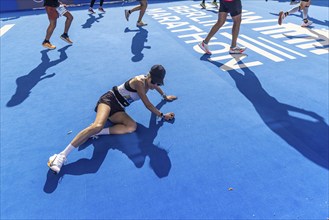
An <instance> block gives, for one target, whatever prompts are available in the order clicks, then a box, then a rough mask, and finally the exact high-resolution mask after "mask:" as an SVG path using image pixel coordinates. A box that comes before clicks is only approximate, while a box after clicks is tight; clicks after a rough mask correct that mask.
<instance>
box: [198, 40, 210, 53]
mask: <svg viewBox="0 0 329 220" xmlns="http://www.w3.org/2000/svg"><path fill="white" fill-rule="evenodd" d="M198 45H199V47H200V48H201V50H203V51H204V52H205V53H206V54H209V55H211V52H210V50H209V48H208V44H206V43H205V42H204V41H201V42H200V43H199V44H198Z"/></svg>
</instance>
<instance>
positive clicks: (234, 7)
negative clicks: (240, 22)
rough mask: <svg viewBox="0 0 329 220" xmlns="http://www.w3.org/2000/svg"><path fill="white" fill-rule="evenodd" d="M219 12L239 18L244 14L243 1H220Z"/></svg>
mask: <svg viewBox="0 0 329 220" xmlns="http://www.w3.org/2000/svg"><path fill="white" fill-rule="evenodd" d="M218 11H219V12H226V13H230V15H231V16H232V17H234V16H237V15H239V14H241V13H242V4H241V0H233V1H227V0H220V5H219V10H218Z"/></svg>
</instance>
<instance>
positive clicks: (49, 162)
mask: <svg viewBox="0 0 329 220" xmlns="http://www.w3.org/2000/svg"><path fill="white" fill-rule="evenodd" d="M55 159H56V157H54V159H53V160H52V161H50V160H48V163H47V165H48V167H49V169H51V171H52V172H53V173H54V174H58V173H57V171H55V170H53V169H52V163H53V162H54V160H55Z"/></svg>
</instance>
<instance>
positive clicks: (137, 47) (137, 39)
mask: <svg viewBox="0 0 329 220" xmlns="http://www.w3.org/2000/svg"><path fill="white" fill-rule="evenodd" d="M127 32H136V34H135V36H134V37H133V38H132V42H131V53H132V54H133V55H134V56H133V57H132V58H131V61H133V62H139V61H141V60H142V59H143V58H144V54H143V53H142V51H143V50H144V49H151V46H145V43H146V42H147V37H148V31H147V30H146V29H144V28H142V27H139V29H138V30H130V29H129V28H126V29H125V33H127Z"/></svg>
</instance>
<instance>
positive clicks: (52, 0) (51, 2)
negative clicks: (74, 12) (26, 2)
mask: <svg viewBox="0 0 329 220" xmlns="http://www.w3.org/2000/svg"><path fill="white" fill-rule="evenodd" d="M43 6H50V7H58V6H59V2H58V0H45V1H44V3H43Z"/></svg>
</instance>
